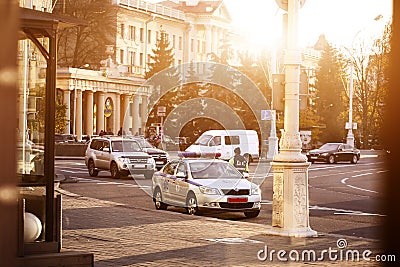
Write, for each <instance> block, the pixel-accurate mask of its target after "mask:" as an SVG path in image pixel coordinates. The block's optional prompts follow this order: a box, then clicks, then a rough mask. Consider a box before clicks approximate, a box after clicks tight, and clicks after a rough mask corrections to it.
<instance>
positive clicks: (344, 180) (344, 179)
mask: <svg viewBox="0 0 400 267" xmlns="http://www.w3.org/2000/svg"><path fill="white" fill-rule="evenodd" d="M370 174H372V173H370ZM360 176H362V175H354V176H352V177H360ZM349 179H350V178H343V179H342V180H341V181H340V182H341V183H342V184H344V185H346V186H348V187H351V188H353V189H357V190H361V191H366V192H370V193H375V194H379V193H378V192H376V191H373V190H368V189H365V188H361V187H357V186H353V185H349V184H346V181H347V180H349Z"/></svg>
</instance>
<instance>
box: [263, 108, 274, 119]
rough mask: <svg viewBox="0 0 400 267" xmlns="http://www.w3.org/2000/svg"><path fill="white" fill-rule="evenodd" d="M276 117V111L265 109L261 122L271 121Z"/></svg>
mask: <svg viewBox="0 0 400 267" xmlns="http://www.w3.org/2000/svg"><path fill="white" fill-rule="evenodd" d="M274 117H275V110H270V109H263V110H261V120H262V121H270V120H272V119H273V118H274Z"/></svg>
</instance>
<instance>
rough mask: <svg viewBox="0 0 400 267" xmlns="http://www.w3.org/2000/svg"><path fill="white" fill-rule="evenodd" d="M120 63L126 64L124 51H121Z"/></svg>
mask: <svg viewBox="0 0 400 267" xmlns="http://www.w3.org/2000/svg"><path fill="white" fill-rule="evenodd" d="M119 62H120V64H124V50H123V49H121V50H119Z"/></svg>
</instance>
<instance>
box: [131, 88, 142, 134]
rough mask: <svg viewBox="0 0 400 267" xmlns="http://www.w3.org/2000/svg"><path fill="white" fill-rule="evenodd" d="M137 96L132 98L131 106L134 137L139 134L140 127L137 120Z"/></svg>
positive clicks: (138, 119)
mask: <svg viewBox="0 0 400 267" xmlns="http://www.w3.org/2000/svg"><path fill="white" fill-rule="evenodd" d="M139 97H140V96H139V95H137V94H136V95H134V96H133V104H132V107H133V108H132V110H131V114H132V134H133V135H135V134H136V133H138V132H139V127H140V118H139Z"/></svg>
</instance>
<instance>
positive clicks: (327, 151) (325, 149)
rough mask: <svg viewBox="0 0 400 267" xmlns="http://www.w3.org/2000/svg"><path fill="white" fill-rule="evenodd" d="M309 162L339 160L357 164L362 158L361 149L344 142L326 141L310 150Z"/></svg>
mask: <svg viewBox="0 0 400 267" xmlns="http://www.w3.org/2000/svg"><path fill="white" fill-rule="evenodd" d="M307 159H308V161H309V162H311V163H314V162H315V161H323V162H326V163H331V164H332V163H336V162H339V161H349V162H351V163H353V164H356V163H357V162H358V160H359V159H360V150H358V149H356V148H354V147H352V146H350V145H347V144H342V143H326V144H323V145H322V146H321V147H320V148H318V149H313V150H310V151H309V152H308V153H307Z"/></svg>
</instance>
